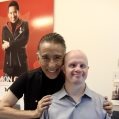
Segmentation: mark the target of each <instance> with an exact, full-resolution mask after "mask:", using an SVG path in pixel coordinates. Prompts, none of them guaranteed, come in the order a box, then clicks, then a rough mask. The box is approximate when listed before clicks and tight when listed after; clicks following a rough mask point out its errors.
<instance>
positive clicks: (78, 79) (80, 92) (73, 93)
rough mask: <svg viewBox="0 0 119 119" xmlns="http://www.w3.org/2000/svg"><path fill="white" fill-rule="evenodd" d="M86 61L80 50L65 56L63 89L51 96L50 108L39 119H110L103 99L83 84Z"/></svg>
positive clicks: (86, 67) (86, 73)
mask: <svg viewBox="0 0 119 119" xmlns="http://www.w3.org/2000/svg"><path fill="white" fill-rule="evenodd" d="M88 69H89V67H88V59H87V57H86V55H85V54H84V53H83V52H82V51H80V50H74V51H70V52H69V53H67V54H66V55H65V59H64V66H63V71H64V74H65V84H64V87H63V88H62V89H61V90H60V91H58V92H57V93H55V94H53V100H52V104H51V105H50V107H49V108H48V109H47V110H45V111H44V113H43V115H42V117H41V119H79V118H81V119H111V117H109V115H108V114H107V113H106V111H105V110H104V109H103V103H104V101H105V99H104V97H102V96H101V95H99V94H97V93H95V92H94V91H92V90H90V89H89V88H88V86H87V85H86V83H85V80H86V78H87V75H88Z"/></svg>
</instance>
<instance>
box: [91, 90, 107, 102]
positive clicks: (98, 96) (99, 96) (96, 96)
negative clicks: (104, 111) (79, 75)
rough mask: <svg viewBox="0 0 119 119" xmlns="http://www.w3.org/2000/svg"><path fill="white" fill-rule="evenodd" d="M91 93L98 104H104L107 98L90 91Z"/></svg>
mask: <svg viewBox="0 0 119 119" xmlns="http://www.w3.org/2000/svg"><path fill="white" fill-rule="evenodd" d="M89 91H90V93H91V97H92V99H93V100H94V101H97V102H100V103H103V102H104V100H105V98H104V96H102V95H101V94H99V93H97V92H95V91H93V90H91V89H89Z"/></svg>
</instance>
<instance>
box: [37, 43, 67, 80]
mask: <svg viewBox="0 0 119 119" xmlns="http://www.w3.org/2000/svg"><path fill="white" fill-rule="evenodd" d="M64 54H65V50H64V48H63V46H62V45H61V44H56V43H53V42H43V43H42V44H41V45H40V49H39V61H40V65H41V68H42V70H43V72H44V73H45V75H46V76H47V77H48V78H50V79H54V78H56V77H57V76H58V75H59V73H60V70H61V66H62V62H63V57H64Z"/></svg>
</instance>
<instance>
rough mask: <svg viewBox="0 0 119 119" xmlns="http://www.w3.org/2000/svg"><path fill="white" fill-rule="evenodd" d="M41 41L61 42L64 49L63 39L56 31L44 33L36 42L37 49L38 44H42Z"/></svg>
mask: <svg viewBox="0 0 119 119" xmlns="http://www.w3.org/2000/svg"><path fill="white" fill-rule="evenodd" d="M43 42H53V43H56V44H61V45H62V46H63V47H64V49H65V51H66V44H65V40H64V38H63V37H62V36H61V35H60V34H58V33H49V34H46V35H44V36H43V37H42V38H41V40H40V41H39V43H38V50H39V47H40V44H42V43H43Z"/></svg>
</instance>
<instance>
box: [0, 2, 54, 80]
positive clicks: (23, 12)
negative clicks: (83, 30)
mask: <svg viewBox="0 0 119 119" xmlns="http://www.w3.org/2000/svg"><path fill="white" fill-rule="evenodd" d="M10 2H11V0H8V1H5V0H4V1H3V2H0V82H3V81H7V82H8V81H9V82H11V81H14V79H12V78H11V76H9V75H6V74H7V73H6V72H12V73H13V72H14V77H15V76H16V75H17V73H16V71H17V68H16V70H14V71H13V69H12V68H11V67H9V66H8V65H7V64H10V65H12V62H13V64H15V63H16V64H19V65H20V66H22V65H23V66H24V67H25V65H26V64H22V62H24V61H25V59H24V57H25V58H26V57H27V58H26V59H27V60H26V61H27V68H28V70H31V69H34V68H36V67H38V66H39V63H38V60H37V54H36V53H37V45H38V42H39V40H40V38H41V37H42V36H43V35H44V34H46V33H49V32H52V31H53V6H54V1H53V0H34V1H33V0H16V2H17V3H18V5H19V19H20V20H23V21H25V23H24V22H22V21H19V23H18V25H17V26H16V29H11V26H12V24H10V23H9V19H10V18H9V16H12V13H9V14H8V5H9V3H10ZM13 20H14V19H13ZM22 23H24V24H26V25H25V27H23V26H22V25H21V24H22ZM13 26H14V25H13ZM17 28H18V29H17ZM26 29H27V31H26ZM9 31H10V32H11V33H12V32H14V34H15V31H16V32H18V33H17V35H16V36H15V35H14V34H12V36H9V33H8V34H7V32H9ZM24 32H25V33H24ZM21 34H24V37H25V38H24V37H22V38H21V40H19V42H18V43H17V41H18V38H19V37H20V36H21ZM13 37H14V39H13ZM15 37H16V39H15ZM6 39H7V40H6ZM23 39H25V40H24V41H23ZM10 40H12V42H10V43H9V44H10V45H8V44H7V43H8V42H9V41H10ZM3 44H4V45H3ZM13 44H16V45H15V46H14V47H16V48H17V49H15V48H14V49H15V50H14V51H13V52H14V55H12V53H11V51H8V49H10V46H13ZM18 47H19V48H20V47H22V51H21V50H18ZM7 51H8V52H7ZM23 52H25V53H26V55H24V54H23ZM7 53H8V54H9V57H8V56H7V55H6V54H7ZM22 55H23V56H22ZM15 57H16V59H17V60H15V59H14V58H15ZM22 57H23V59H20V58H22ZM6 59H10V61H6ZM13 60H14V61H13ZM5 63H6V64H5ZM5 65H6V67H7V68H6V69H4V67H5ZM8 67H9V68H8ZM23 69H25V68H23ZM22 71H23V70H22Z"/></svg>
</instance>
